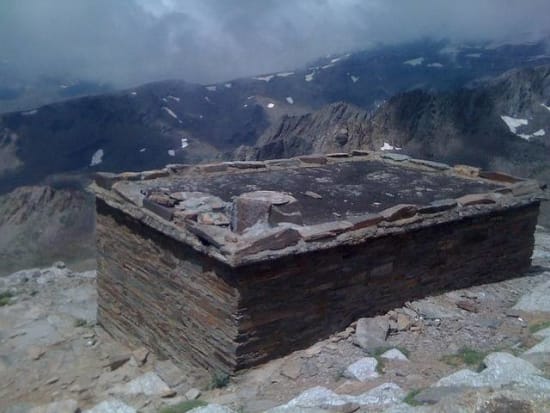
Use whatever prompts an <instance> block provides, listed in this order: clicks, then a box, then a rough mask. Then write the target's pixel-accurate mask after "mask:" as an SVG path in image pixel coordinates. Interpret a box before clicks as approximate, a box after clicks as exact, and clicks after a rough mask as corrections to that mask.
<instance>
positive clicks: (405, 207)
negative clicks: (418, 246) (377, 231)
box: [380, 204, 418, 222]
mask: <svg viewBox="0 0 550 413" xmlns="http://www.w3.org/2000/svg"><path fill="white" fill-rule="evenodd" d="M417 210H418V208H417V206H416V205H410V204H398V205H395V206H393V207H390V208H387V209H385V210H383V211H382V212H380V215H381V216H382V218H384V219H385V220H386V221H389V222H392V221H397V220H398V219H405V218H411V217H413V216H414V215H416V212H417Z"/></svg>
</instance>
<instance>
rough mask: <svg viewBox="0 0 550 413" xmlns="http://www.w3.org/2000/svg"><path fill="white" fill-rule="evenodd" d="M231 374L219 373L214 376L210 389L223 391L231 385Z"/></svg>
mask: <svg viewBox="0 0 550 413" xmlns="http://www.w3.org/2000/svg"><path fill="white" fill-rule="evenodd" d="M229 379H230V377H229V374H227V373H223V372H221V371H217V372H215V373H214V374H213V375H212V380H211V381H210V384H209V386H208V388H209V389H221V388H222V387H225V386H227V385H228V384H229Z"/></svg>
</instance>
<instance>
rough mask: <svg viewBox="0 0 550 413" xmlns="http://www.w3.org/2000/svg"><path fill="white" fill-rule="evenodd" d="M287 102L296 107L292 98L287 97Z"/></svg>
mask: <svg viewBox="0 0 550 413" xmlns="http://www.w3.org/2000/svg"><path fill="white" fill-rule="evenodd" d="M286 101H287V102H288V103H290V104H291V105H294V99H293V98H292V96H287V98H286Z"/></svg>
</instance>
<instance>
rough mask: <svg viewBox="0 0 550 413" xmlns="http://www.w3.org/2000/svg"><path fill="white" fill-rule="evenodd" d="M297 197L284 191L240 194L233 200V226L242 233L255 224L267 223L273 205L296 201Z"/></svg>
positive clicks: (234, 229)
mask: <svg viewBox="0 0 550 413" xmlns="http://www.w3.org/2000/svg"><path fill="white" fill-rule="evenodd" d="M297 202H298V201H297V200H296V198H294V197H293V196H291V195H288V194H284V193H282V192H274V191H255V192H248V193H245V194H242V195H240V196H239V197H237V198H236V199H235V201H234V202H233V215H232V219H231V227H232V229H233V231H235V232H238V233H241V232H243V231H244V230H246V229H247V228H250V227H252V226H253V225H255V224H258V223H259V224H263V223H267V222H268V219H269V212H270V210H271V207H272V206H282V205H285V204H289V203H296V204H297Z"/></svg>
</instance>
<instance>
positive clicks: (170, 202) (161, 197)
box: [147, 193, 176, 208]
mask: <svg viewBox="0 0 550 413" xmlns="http://www.w3.org/2000/svg"><path fill="white" fill-rule="evenodd" d="M147 199H148V200H149V201H152V202H155V203H157V204H159V205H162V206H165V207H170V208H171V207H173V206H174V205H176V201H175V200H174V199H172V198H171V197H170V196H169V195H167V194H162V193H152V194H150V195H149V196H148V197H147Z"/></svg>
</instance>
